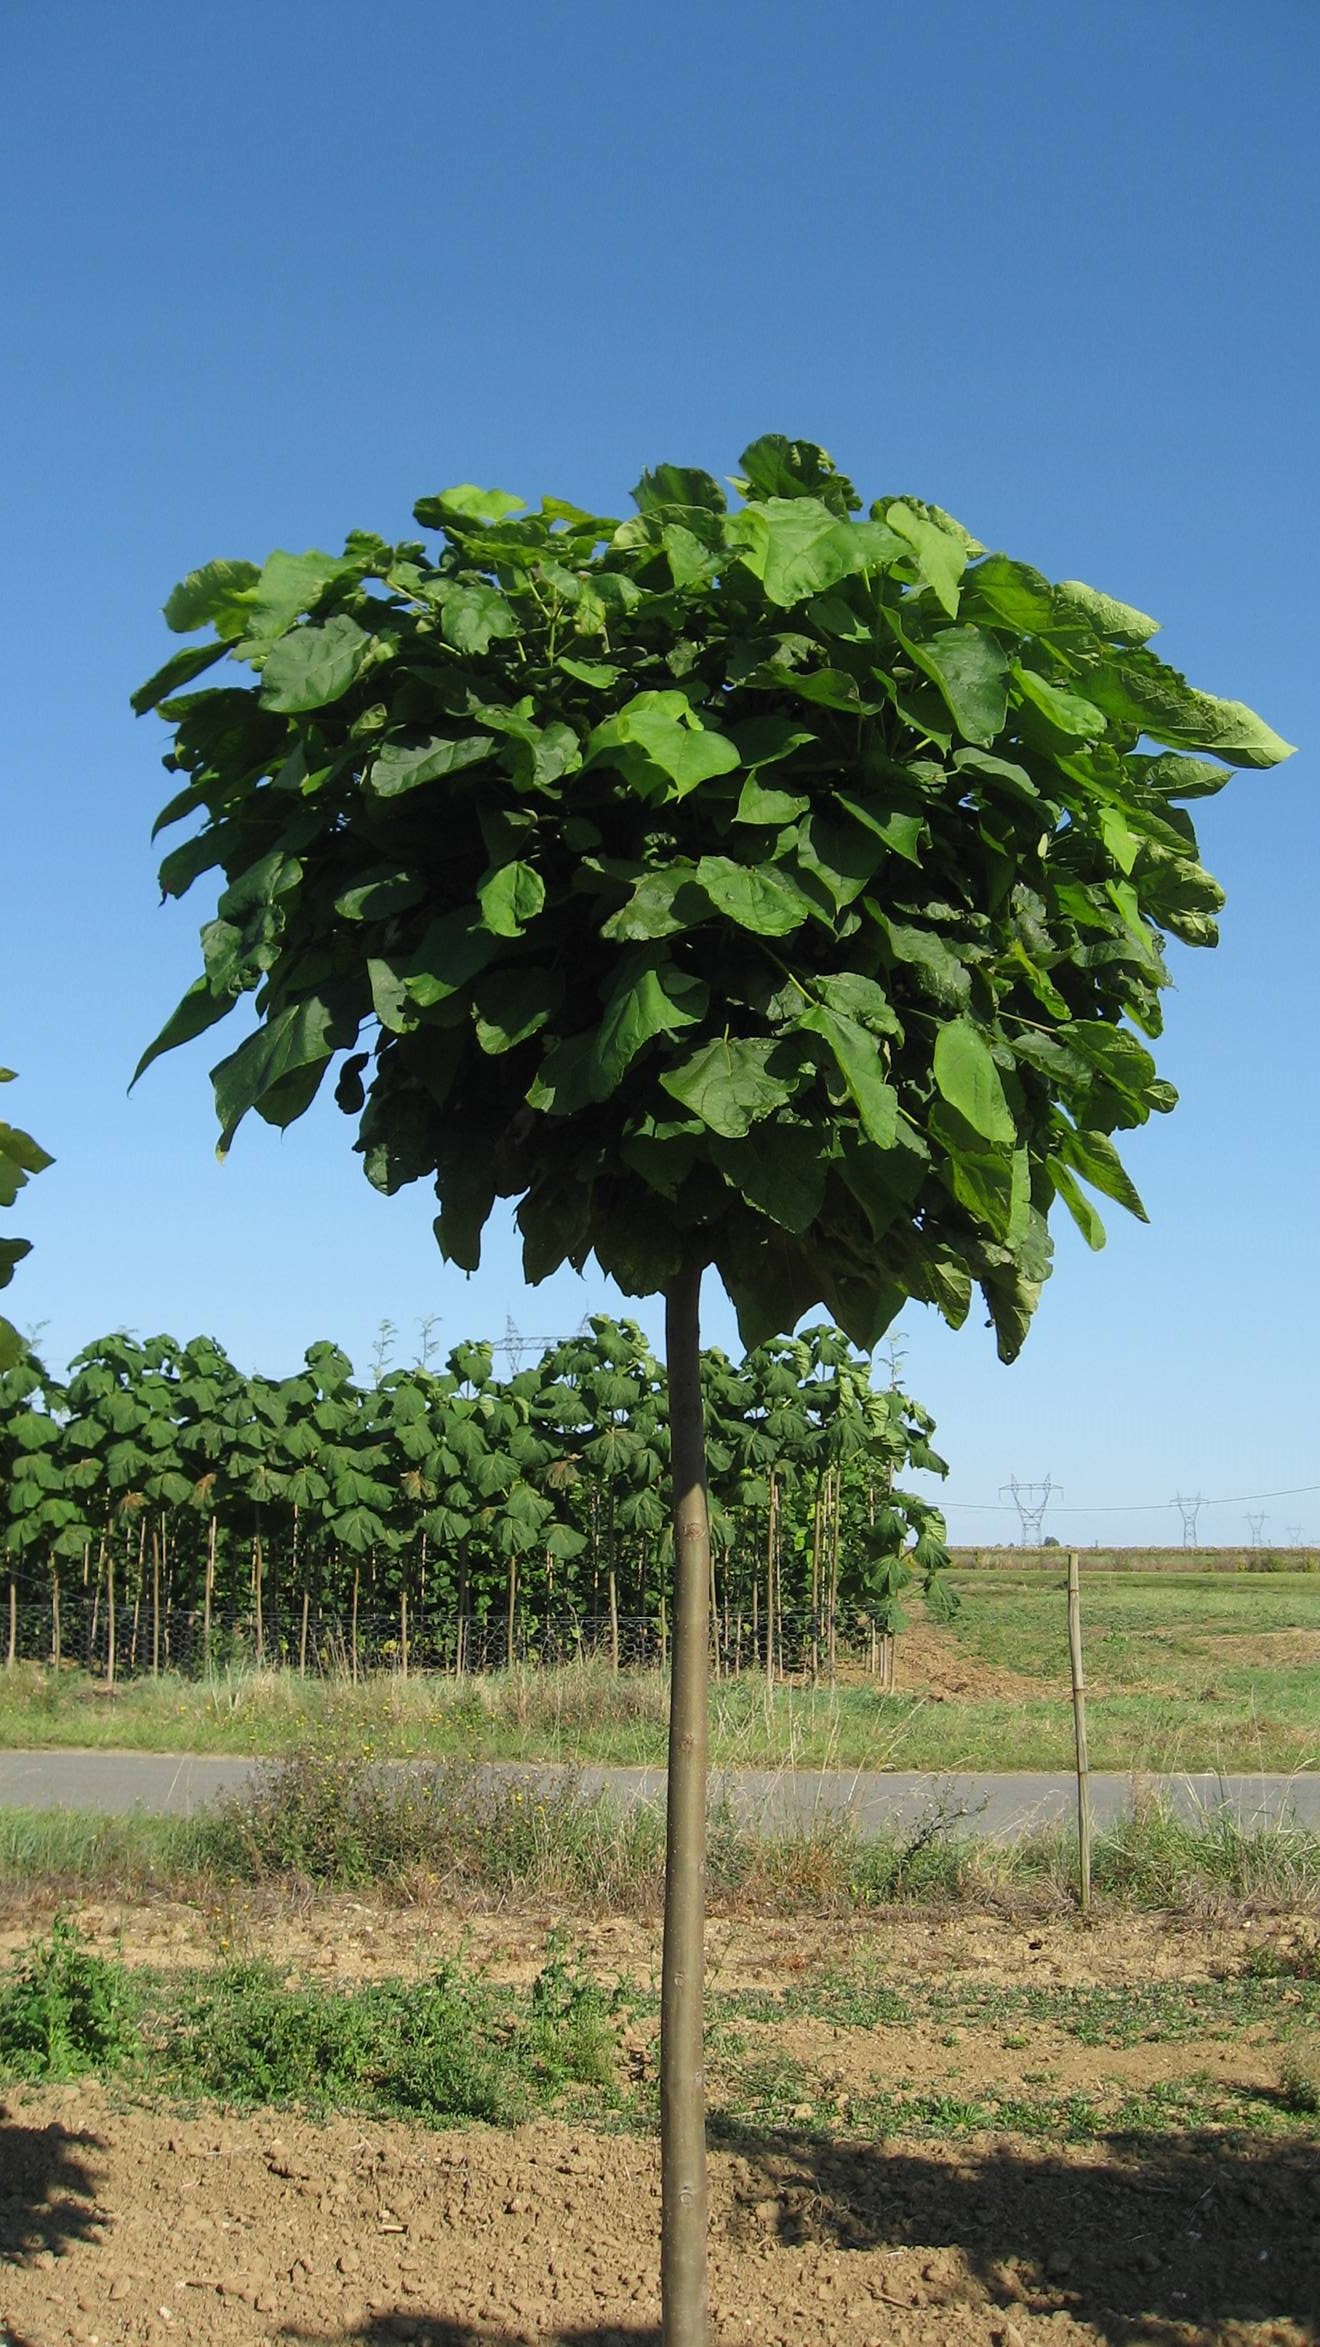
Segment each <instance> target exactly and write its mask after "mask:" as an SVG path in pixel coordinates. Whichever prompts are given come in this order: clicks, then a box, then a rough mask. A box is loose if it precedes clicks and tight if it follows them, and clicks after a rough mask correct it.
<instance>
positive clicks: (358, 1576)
mask: <svg viewBox="0 0 1320 2347" xmlns="http://www.w3.org/2000/svg"><path fill="white" fill-rule="evenodd" d="M361 1586H362V1568H361V1566H360V1565H358V1564H355V1565H354V1567H353V1615H352V1620H351V1623H350V1625H349V1667H350V1669H351V1671H352V1675H353V1684H354V1686H355V1687H356V1685H357V1675H358V1648H357V1617H358V1592H359V1590H360V1589H361Z"/></svg>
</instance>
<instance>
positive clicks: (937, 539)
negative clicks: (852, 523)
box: [885, 499, 967, 619]
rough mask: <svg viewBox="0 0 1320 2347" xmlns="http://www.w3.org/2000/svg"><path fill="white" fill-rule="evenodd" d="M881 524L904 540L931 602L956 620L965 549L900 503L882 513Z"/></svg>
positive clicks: (942, 530) (938, 525)
mask: <svg viewBox="0 0 1320 2347" xmlns="http://www.w3.org/2000/svg"><path fill="white" fill-rule="evenodd" d="M885 520H886V521H887V522H888V524H889V527H890V529H891V530H894V531H896V533H897V535H898V536H899V537H900V538H902V539H905V540H906V542H907V544H908V545H909V546H911V547H912V549H913V551H914V553H915V554H916V558H917V568H918V569H919V571H920V572H921V575H922V577H923V579H924V580H925V581H926V584H927V586H928V587H930V589H931V590H932V592H933V594H934V596H935V599H936V601H937V602H938V603H940V604H942V605H943V607H944V609H945V610H946V611H947V612H948V614H949V617H950V619H956V618H957V616H958V594H959V586H960V582H961V579H962V575H963V572H964V571H965V570H966V568H967V549H966V547H965V546H964V545H963V544H962V543H961V541H960V540H959V539H958V538H957V537H955V536H954V535H953V533H952V531H950V530H946V529H943V528H941V526H940V524H939V523H938V522H934V521H930V520H928V519H927V517H926V515H925V514H922V513H917V512H915V511H914V509H913V508H912V507H911V506H910V505H907V504H905V503H904V502H903V501H902V500H901V499H900V500H899V501H898V502H897V503H896V504H894V505H890V506H887V507H886V509H885Z"/></svg>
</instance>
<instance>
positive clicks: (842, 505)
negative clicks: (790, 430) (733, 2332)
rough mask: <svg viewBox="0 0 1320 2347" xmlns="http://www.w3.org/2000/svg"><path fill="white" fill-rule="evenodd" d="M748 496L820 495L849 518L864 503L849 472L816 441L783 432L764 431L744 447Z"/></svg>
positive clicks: (741, 485) (742, 459)
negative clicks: (792, 438)
mask: <svg viewBox="0 0 1320 2347" xmlns="http://www.w3.org/2000/svg"><path fill="white" fill-rule="evenodd" d="M738 463H739V467H740V470H741V474H742V478H741V479H740V480H739V482H738V484H737V486H738V487H739V488H740V489H741V490H742V493H743V495H744V496H750V495H752V494H753V493H755V495H756V496H757V497H819V499H820V501H821V503H822V504H823V505H827V506H828V507H829V509H830V511H831V512H832V513H836V514H838V515H840V516H841V517H843V518H846V517H847V515H848V514H849V513H855V512H856V510H857V508H858V506H859V505H860V504H861V499H860V497H859V496H858V495H857V492H856V490H855V489H854V487H853V485H852V482H851V481H850V480H849V479H848V476H847V474H846V473H841V472H839V471H837V469H836V467H835V464H834V460H833V458H832V457H831V456H829V455H828V454H827V453H826V451H825V450H824V449H823V448H818V447H817V446H816V443H815V441H814V440H788V439H786V438H785V436H784V434H783V433H782V432H763V433H762V435H761V437H760V439H759V440H753V441H752V443H751V446H750V447H748V448H744V450H743V452H742V455H741V456H740V457H739V459H738Z"/></svg>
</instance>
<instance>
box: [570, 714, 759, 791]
mask: <svg viewBox="0 0 1320 2347" xmlns="http://www.w3.org/2000/svg"><path fill="white" fill-rule="evenodd" d="M587 764H588V765H589V766H598V765H614V764H619V765H622V767H623V769H624V771H625V773H627V774H629V775H630V776H631V777H632V778H634V779H637V780H642V781H644V780H645V778H646V773H647V770H648V769H649V770H650V771H651V772H652V773H653V774H654V775H655V776H656V778H657V780H659V779H660V778H663V779H664V781H666V782H667V783H669V784H670V785H671V786H672V787H671V790H670V791H669V792H668V793H666V795H667V796H672V797H674V798H686V797H687V795H688V793H689V792H690V791H694V790H696V789H697V788H698V786H699V785H700V784H701V783H703V782H709V781H710V780H711V779H712V777H713V776H715V775H717V774H729V773H731V772H732V771H733V769H734V767H735V766H736V765H737V764H738V752H737V750H736V749H735V747H734V745H733V743H732V742H731V741H730V740H729V738H728V736H727V734H722V733H715V732H708V731H706V730H705V728H704V727H703V726H702V724H701V720H700V718H699V717H698V716H697V714H696V712H695V710H694V709H693V707H692V705H691V703H690V701H689V700H688V698H687V696H686V694H684V693H673V692H645V693H636V694H634V696H633V698H632V700H631V701H629V702H627V703H626V704H625V706H624V707H623V708H622V709H621V710H620V711H619V712H618V714H617V716H615V717H611V718H607V719H606V721H605V723H604V724H603V725H598V726H597V727H596V730H595V732H594V733H593V734H592V736H591V739H590V741H589V742H588V744H587Z"/></svg>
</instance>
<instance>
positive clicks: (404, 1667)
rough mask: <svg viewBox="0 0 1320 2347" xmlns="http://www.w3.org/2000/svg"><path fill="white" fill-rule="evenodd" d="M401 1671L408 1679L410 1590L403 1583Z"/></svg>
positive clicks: (400, 1616) (400, 1618)
mask: <svg viewBox="0 0 1320 2347" xmlns="http://www.w3.org/2000/svg"><path fill="white" fill-rule="evenodd" d="M399 1671H400V1674H401V1676H402V1677H403V1678H405V1679H406V1678H407V1676H408V1592H407V1589H406V1588H405V1587H404V1586H403V1585H402V1584H401V1585H400V1588H399Z"/></svg>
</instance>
